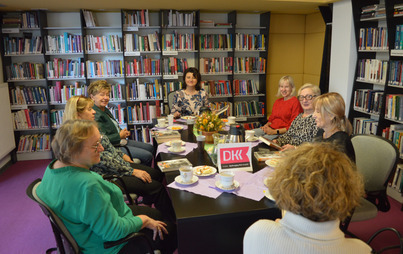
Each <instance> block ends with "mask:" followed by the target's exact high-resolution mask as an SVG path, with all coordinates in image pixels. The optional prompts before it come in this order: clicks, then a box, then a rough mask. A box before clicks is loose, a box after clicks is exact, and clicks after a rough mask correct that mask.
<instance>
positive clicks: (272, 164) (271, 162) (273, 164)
mask: <svg viewBox="0 0 403 254" xmlns="http://www.w3.org/2000/svg"><path fill="white" fill-rule="evenodd" d="M279 162H280V159H279V158H270V159H268V160H266V161H265V163H266V165H267V166H269V167H272V168H275V167H277V166H278V163H279Z"/></svg>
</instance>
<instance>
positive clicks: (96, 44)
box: [85, 34, 122, 53]
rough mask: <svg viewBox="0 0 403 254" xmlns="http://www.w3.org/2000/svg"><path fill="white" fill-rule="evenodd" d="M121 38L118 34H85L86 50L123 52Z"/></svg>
mask: <svg viewBox="0 0 403 254" xmlns="http://www.w3.org/2000/svg"><path fill="white" fill-rule="evenodd" d="M120 41H121V38H120V37H119V36H118V35H117V34H115V35H114V34H110V35H103V36H94V35H87V36H85V50H86V52H88V53H105V52H122V46H121V43H120Z"/></svg>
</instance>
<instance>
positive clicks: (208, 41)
mask: <svg viewBox="0 0 403 254" xmlns="http://www.w3.org/2000/svg"><path fill="white" fill-rule="evenodd" d="M199 43H200V50H230V49H232V48H233V40H232V34H200V36H199Z"/></svg>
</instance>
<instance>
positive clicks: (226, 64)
mask: <svg viewBox="0 0 403 254" xmlns="http://www.w3.org/2000/svg"><path fill="white" fill-rule="evenodd" d="M233 60H234V59H233V57H213V58H204V57H202V58H200V64H199V71H200V73H201V74H215V73H225V74H232V71H233Z"/></svg>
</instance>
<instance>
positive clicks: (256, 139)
mask: <svg viewBox="0 0 403 254" xmlns="http://www.w3.org/2000/svg"><path fill="white" fill-rule="evenodd" d="M258 140H259V138H258V137H251V138H248V139H247V140H246V141H247V142H255V141H258Z"/></svg>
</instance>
